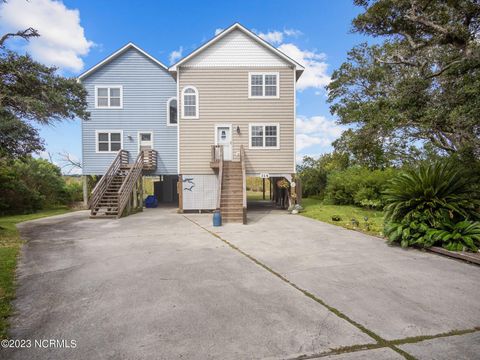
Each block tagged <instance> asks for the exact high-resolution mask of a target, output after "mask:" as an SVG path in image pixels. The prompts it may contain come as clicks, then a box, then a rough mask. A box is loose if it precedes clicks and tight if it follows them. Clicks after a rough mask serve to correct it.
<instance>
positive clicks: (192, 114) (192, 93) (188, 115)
mask: <svg viewBox="0 0 480 360" xmlns="http://www.w3.org/2000/svg"><path fill="white" fill-rule="evenodd" d="M182 100H183V102H182V118H185V119H198V91H197V89H195V88H194V87H193V86H187V87H186V88H184V89H183V92H182Z"/></svg>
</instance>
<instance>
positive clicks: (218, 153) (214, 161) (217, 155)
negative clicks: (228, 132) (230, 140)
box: [210, 145, 223, 169]
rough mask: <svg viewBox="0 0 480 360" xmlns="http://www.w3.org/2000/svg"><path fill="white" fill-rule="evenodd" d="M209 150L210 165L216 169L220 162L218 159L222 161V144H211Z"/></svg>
mask: <svg viewBox="0 0 480 360" xmlns="http://www.w3.org/2000/svg"><path fill="white" fill-rule="evenodd" d="M211 152H212V154H211V158H210V167H211V168H212V169H217V168H218V166H219V164H220V159H221V160H222V161H223V145H212V147H211Z"/></svg>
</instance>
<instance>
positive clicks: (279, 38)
mask: <svg viewBox="0 0 480 360" xmlns="http://www.w3.org/2000/svg"><path fill="white" fill-rule="evenodd" d="M253 31H254V32H256V33H257V35H258V36H260V37H261V38H262V39H263V40H265V41H267V42H269V43H271V44H274V45H278V44H281V43H282V42H283V40H284V38H285V37H298V36H300V35H302V32H301V31H300V30H296V29H284V30H282V31H279V30H273V31H269V32H266V33H263V32H258V31H256V30H253Z"/></svg>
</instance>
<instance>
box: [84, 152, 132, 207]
mask: <svg viewBox="0 0 480 360" xmlns="http://www.w3.org/2000/svg"><path fill="white" fill-rule="evenodd" d="M126 164H128V151H126V150H123V149H122V150H119V151H118V154H117V156H116V157H115V159H114V160H113V162H112V164H111V165H110V167H109V168H108V170H107V171H106V173H105V175H103V176H102V178H101V179H100V181H99V182H98V183H97V185H95V187H94V188H93V190H92V196H91V197H90V201H89V208H90V210H91V213H92V215H93V212H94V210H95V208H96V207H97V206H98V203H99V202H100V200H101V199H102V197H103V195H104V194H105V192H106V191H107V189H108V187H109V186H110V183H111V182H112V180H113V178H114V177H115V176H116V175H117V172H118V171H119V170H120V168H121V167H122V166H123V165H126Z"/></svg>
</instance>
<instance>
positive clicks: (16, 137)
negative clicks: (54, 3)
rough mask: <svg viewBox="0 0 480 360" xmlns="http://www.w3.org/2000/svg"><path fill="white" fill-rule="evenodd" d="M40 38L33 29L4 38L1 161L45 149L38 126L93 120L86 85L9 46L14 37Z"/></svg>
mask: <svg viewBox="0 0 480 360" xmlns="http://www.w3.org/2000/svg"><path fill="white" fill-rule="evenodd" d="M37 36H39V33H38V32H37V31H36V30H34V29H31V28H29V29H27V30H24V31H19V32H17V33H8V34H5V35H3V36H1V37H0V158H16V157H23V156H25V155H28V154H30V153H31V152H34V151H39V150H43V141H42V140H41V138H40V136H39V134H38V131H37V129H36V128H35V127H34V124H50V123H52V122H55V121H61V120H64V119H74V118H76V117H78V118H80V119H83V120H86V119H88V117H89V114H88V112H87V111H86V109H87V102H86V95H87V93H86V90H85V89H84V87H83V85H81V84H79V83H78V82H77V81H76V80H75V79H72V78H66V77H63V76H61V75H59V74H58V73H57V69H56V68H55V67H49V66H45V65H43V64H40V63H38V62H36V61H35V60H33V59H32V58H31V57H30V56H29V55H28V54H25V55H21V54H17V53H15V52H14V51H11V50H9V49H7V48H6V46H5V43H6V41H7V40H8V39H10V38H13V37H21V38H23V39H25V40H26V41H28V39H30V38H32V37H37Z"/></svg>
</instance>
